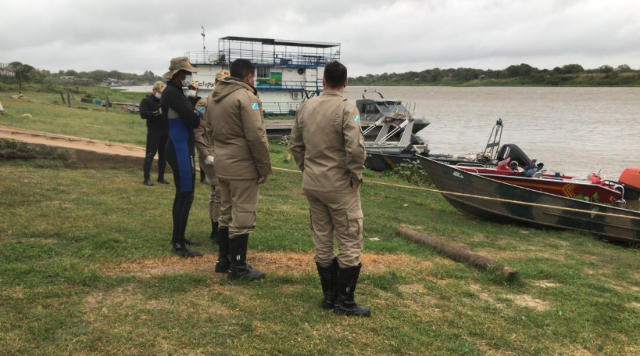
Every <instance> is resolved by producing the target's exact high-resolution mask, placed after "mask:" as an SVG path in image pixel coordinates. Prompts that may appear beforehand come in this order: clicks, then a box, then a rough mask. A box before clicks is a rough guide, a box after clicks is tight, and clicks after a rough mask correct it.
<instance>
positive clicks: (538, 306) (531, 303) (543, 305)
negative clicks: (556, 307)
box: [506, 294, 550, 311]
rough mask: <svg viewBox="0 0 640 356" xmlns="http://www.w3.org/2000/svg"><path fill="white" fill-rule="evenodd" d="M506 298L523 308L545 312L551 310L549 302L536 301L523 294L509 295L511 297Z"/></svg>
mask: <svg viewBox="0 0 640 356" xmlns="http://www.w3.org/2000/svg"><path fill="white" fill-rule="evenodd" d="M506 297H507V298H509V299H511V300H513V302H514V303H516V304H517V305H519V306H521V307H527V308H531V309H533V310H536V311H545V310H549V308H550V306H549V303H548V302H545V301H544V300H540V299H535V298H534V297H532V296H530V295H528V294H521V295H515V294H509V295H506Z"/></svg>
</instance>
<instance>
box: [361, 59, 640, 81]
mask: <svg viewBox="0 0 640 356" xmlns="http://www.w3.org/2000/svg"><path fill="white" fill-rule="evenodd" d="M486 80H490V81H491V80H492V81H500V82H508V81H513V82H514V84H516V85H527V84H530V85H563V84H568V85H634V84H636V85H637V84H640V70H633V69H631V67H630V66H629V65H627V64H621V65H619V66H617V67H615V68H614V67H612V66H609V65H603V66H601V67H598V68H595V69H584V68H583V67H582V66H581V65H580V64H566V65H564V66H562V67H555V68H553V69H551V70H549V69H538V68H536V67H532V66H530V65H528V64H526V63H522V64H518V65H511V66H509V67H507V68H505V69H502V70H492V69H487V70H485V69H475V68H455V69H454V68H449V69H440V68H433V69H427V70H423V71H421V72H416V71H410V72H405V73H382V74H367V75H365V76H359V77H355V78H349V83H350V84H352V85H385V84H386V85H420V84H423V85H424V84H426V85H429V84H433V85H437V84H443V85H447V84H462V83H468V82H473V81H480V82H482V81H486Z"/></svg>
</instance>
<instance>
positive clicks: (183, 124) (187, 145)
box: [160, 81, 202, 249]
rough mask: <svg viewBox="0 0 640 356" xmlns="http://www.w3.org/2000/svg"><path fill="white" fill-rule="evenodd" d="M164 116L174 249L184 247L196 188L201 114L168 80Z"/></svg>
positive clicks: (162, 102)
mask: <svg viewBox="0 0 640 356" xmlns="http://www.w3.org/2000/svg"><path fill="white" fill-rule="evenodd" d="M160 101H161V107H162V115H163V116H164V117H165V119H167V120H168V122H169V139H168V140H167V146H166V150H165V156H166V159H167V163H169V165H170V166H171V170H172V171H173V180H174V182H175V185H176V196H175V199H174V200H173V237H172V243H173V247H174V248H175V249H182V248H184V247H185V230H186V229H187V221H188V219H189V211H190V210H191V204H192V203H193V192H194V189H195V173H196V167H195V161H194V158H195V140H194V136H193V129H195V128H197V127H198V126H200V121H201V120H202V114H200V113H199V112H198V111H197V110H195V109H194V108H193V106H191V104H190V103H189V100H187V97H186V96H185V95H184V93H183V92H182V88H181V87H179V86H178V85H176V84H175V83H173V82H171V81H168V82H167V86H166V87H165V89H164V90H163V91H162V99H160Z"/></svg>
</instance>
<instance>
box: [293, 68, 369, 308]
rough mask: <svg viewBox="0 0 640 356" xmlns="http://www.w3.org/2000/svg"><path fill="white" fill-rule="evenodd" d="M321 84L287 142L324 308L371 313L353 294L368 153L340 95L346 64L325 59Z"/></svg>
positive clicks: (354, 111)
mask: <svg viewBox="0 0 640 356" xmlns="http://www.w3.org/2000/svg"><path fill="white" fill-rule="evenodd" d="M322 84H323V86H324V92H323V93H322V95H320V96H319V97H315V98H312V99H310V100H307V101H306V102H305V103H303V104H302V105H301V106H300V109H298V112H297V114H296V120H295V123H294V125H293V129H292V130H291V143H290V146H291V151H292V152H293V157H294V158H295V160H296V163H297V164H298V167H299V168H300V170H301V171H302V172H303V178H302V188H303V189H304V193H305V195H306V196H307V200H308V201H309V213H310V215H311V216H310V219H311V231H312V233H313V243H314V244H315V256H314V259H315V261H316V266H317V268H318V274H319V275H320V283H321V285H322V292H323V293H324V300H323V302H322V308H324V309H332V308H333V311H334V313H336V314H338V315H355V316H370V315H371V311H370V310H369V308H366V307H363V306H360V305H358V304H356V302H355V300H354V292H355V289H356V284H357V283H358V276H359V274H360V268H361V266H362V264H361V262H360V255H361V254H362V248H363V245H364V238H363V225H362V209H361V207H360V193H359V188H360V184H361V183H362V171H363V170H364V160H365V157H366V154H365V150H364V137H363V135H362V132H361V129H360V114H359V113H358V109H356V107H355V106H354V105H353V104H351V103H349V102H347V99H345V98H343V97H342V92H343V90H344V88H345V87H346V86H347V68H346V67H345V66H344V65H342V64H341V63H340V62H337V61H333V62H330V63H328V64H327V66H326V67H325V70H324V78H323V79H322ZM334 233H335V235H336V240H337V241H338V248H339V252H338V255H337V256H334V253H333V235H334Z"/></svg>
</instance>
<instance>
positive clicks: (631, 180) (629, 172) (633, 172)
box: [619, 168, 640, 189]
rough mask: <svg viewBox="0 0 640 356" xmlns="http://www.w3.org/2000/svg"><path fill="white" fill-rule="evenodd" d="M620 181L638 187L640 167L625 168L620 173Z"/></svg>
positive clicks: (639, 187)
mask: <svg viewBox="0 0 640 356" xmlns="http://www.w3.org/2000/svg"><path fill="white" fill-rule="evenodd" d="M619 182H620V183H624V184H626V185H630V186H632V187H635V188H638V189H640V168H627V169H625V170H624V172H622V174H621V175H620V180H619Z"/></svg>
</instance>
